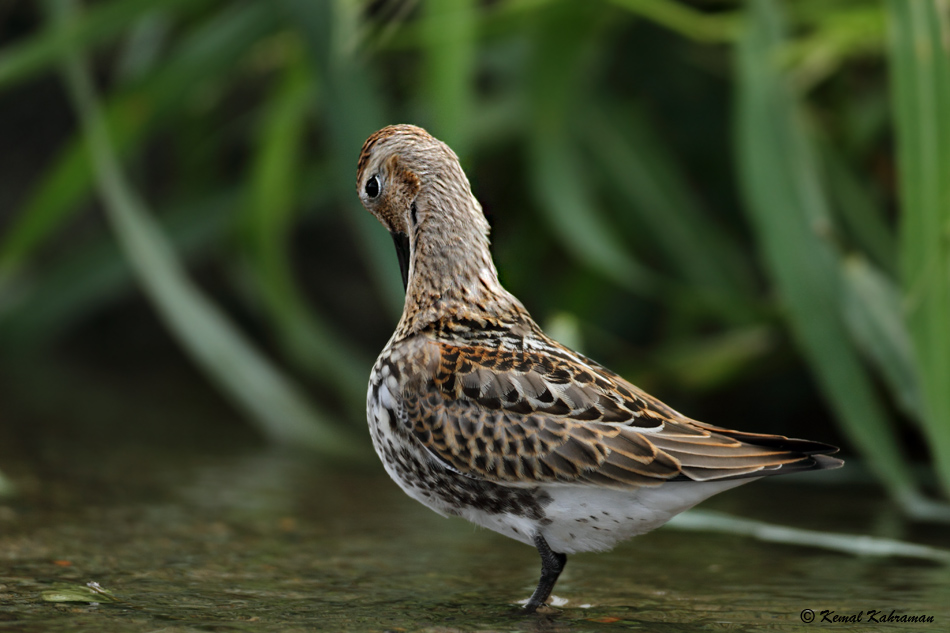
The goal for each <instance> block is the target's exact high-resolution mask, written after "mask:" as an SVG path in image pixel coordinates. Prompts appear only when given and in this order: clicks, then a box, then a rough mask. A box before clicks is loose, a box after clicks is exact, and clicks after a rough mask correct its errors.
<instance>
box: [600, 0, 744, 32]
mask: <svg viewBox="0 0 950 633" xmlns="http://www.w3.org/2000/svg"><path fill="white" fill-rule="evenodd" d="M611 2H612V3H613V4H615V5H617V6H619V7H623V8H624V9H627V10H628V11H632V12H633V13H636V14H638V15H642V16H643V17H645V18H647V19H649V20H651V21H653V22H656V23H657V24H659V25H661V26H664V27H666V28H668V29H670V30H671V31H675V32H676V33H679V34H680V35H682V36H683V37H688V38H689V39H692V40H696V41H698V42H727V41H732V40H734V39H735V38H736V36H737V34H738V32H739V20H738V16H737V15H735V14H731V13H714V14H711V15H710V14H706V13H702V12H701V11H698V10H696V9H693V8H690V7H688V6H686V5H684V4H683V3H681V2H676V1H675V0H611Z"/></svg>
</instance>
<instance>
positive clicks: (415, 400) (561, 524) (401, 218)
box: [357, 125, 842, 611]
mask: <svg viewBox="0 0 950 633" xmlns="http://www.w3.org/2000/svg"><path fill="white" fill-rule="evenodd" d="M357 191H358V192H359V195H360V200H361V201H362V203H363V205H364V206H365V207H366V208H367V209H368V210H369V211H370V212H372V213H373V214H374V215H375V216H376V217H377V218H378V219H379V220H380V222H381V223H382V224H383V225H384V226H385V227H386V228H387V229H388V230H389V231H390V233H391V234H392V235H393V238H394V241H395V243H396V246H397V252H398V253H399V254H400V265H401V267H402V271H403V280H404V282H405V283H406V302H405V307H404V311H403V315H402V318H401V319H400V321H399V324H398V325H397V327H396V331H395V333H394V334H393V336H392V338H391V339H390V341H389V343H388V344H387V345H386V347H385V349H384V350H383V351H382V353H381V354H380V356H379V359H378V360H377V362H376V365H375V366H374V367H373V371H372V375H371V377H370V383H369V393H368V397H367V417H368V421H369V427H370V432H371V435H372V438H373V444H374V446H375V448H376V451H377V452H378V453H379V456H380V458H381V459H382V461H383V464H384V466H385V468H386V470H387V472H388V473H389V475H390V476H391V477H392V478H393V479H394V480H395V481H396V482H397V483H398V484H399V485H400V486H401V487H402V488H403V490H404V491H405V492H406V493H408V494H409V496H411V497H413V498H414V499H416V500H418V501H420V502H422V503H423V504H425V505H426V506H428V507H430V508H432V509H433V510H435V511H436V512H439V513H440V514H443V515H453V516H461V517H464V518H466V519H468V520H470V521H472V522H474V523H476V524H478V525H482V526H485V527H488V528H490V529H492V530H495V531H497V532H500V533H502V534H505V535H506V536H509V537H511V538H514V539H517V540H519V541H522V542H524V543H528V544H533V545H535V546H536V547H537V548H538V550H539V552H540V553H541V557H542V579H541V583H540V584H539V586H538V590H537V591H536V592H535V594H534V595H533V596H532V597H531V600H530V601H529V602H528V605H527V606H526V609H528V610H530V611H533V610H534V609H536V608H537V606H538V605H539V604H541V603H543V602H544V601H545V600H546V599H547V598H548V595H549V594H550V590H551V588H552V587H553V585H554V582H555V581H556V579H557V576H558V574H559V573H560V571H561V569H562V568H563V566H564V563H565V561H566V557H565V556H564V554H565V553H572V552H581V551H590V550H603V549H608V548H610V547H612V546H614V545H615V544H616V543H617V542H619V541H620V540H623V539H626V538H629V537H631V536H635V535H637V534H642V533H644V532H647V531H649V530H652V529H654V528H656V527H659V526H660V525H662V524H663V523H665V522H666V521H668V520H669V519H670V518H672V517H673V516H675V515H676V514H678V513H679V512H682V511H683V510H686V509H688V508H690V507H692V506H693V505H695V504H696V503H699V502H700V501H702V500H703V499H706V498H708V497H710V496H712V495H714V494H716V493H718V492H721V491H723V490H726V489H729V488H732V487H735V486H737V485H740V484H742V483H745V482H748V481H750V480H752V479H754V478H758V477H763V476H767V475H774V474H782V473H788V472H795V471H801V470H817V469H826V468H836V467H838V466H840V465H841V464H842V462H841V460H839V459H836V458H833V457H828V456H827V454H829V453H833V452H835V451H836V450H837V449H836V448H834V447H832V446H828V445H826V444H821V443H818V442H810V441H806V440H797V439H788V438H785V437H782V436H777V435H759V434H753V433H742V432H739V431H731V430H728V429H723V428H719V427H715V426H712V425H708V424H703V423H701V422H697V421H695V420H691V419H689V418H687V417H685V416H683V415H681V414H680V413H678V412H676V411H674V410H673V409H671V408H670V407H668V406H666V405H665V404H663V403H662V402H660V401H659V400H657V399H656V398H653V397H652V396H650V395H648V394H647V393H645V392H643V391H641V390H640V389H638V388H637V387H635V386H633V385H632V384H630V383H629V382H627V381H626V380H624V379H623V378H621V377H620V376H618V375H617V374H615V373H613V372H611V371H609V370H607V369H605V368H604V367H601V366H600V365H598V364H597V363H595V362H594V361H592V360H590V359H588V358H585V357H584V356H582V355H580V354H578V353H576V352H574V351H572V350H570V349H568V348H566V347H564V346H563V345H561V344H559V343H557V342H556V341H554V340H552V339H550V338H549V337H547V336H546V335H545V334H544V332H542V331H541V329H540V328H539V327H538V325H537V324H536V323H535V322H534V321H533V320H532V319H531V317H530V316H529V315H528V313H527V311H526V310H525V309H524V307H523V306H522V305H521V303H520V302H519V301H518V300H517V299H516V298H515V297H513V296H512V295H511V294H510V293H508V292H507V291H506V290H505V289H504V288H503V287H502V286H501V284H500V283H499V282H498V275H497V272H496V271H495V267H494V264H493V263H492V260H491V255H490V253H489V250H488V223H487V222H486V220H485V217H484V215H483V213H482V210H481V207H480V206H479V204H478V202H477V200H476V199H475V198H474V196H473V195H472V192H471V189H470V186H469V183H468V179H467V178H466V177H465V174H464V172H463V171H462V169H461V167H460V165H459V162H458V158H457V157H456V156H455V154H454V153H453V152H452V150H451V149H449V148H448V147H447V146H446V145H445V144H444V143H441V142H440V141H438V140H437V139H435V138H433V137H432V136H430V135H429V134H428V133H426V132H425V131H424V130H422V129H421V128H417V127H414V126H409V125H398V126H390V127H387V128H384V129H382V130H380V131H379V132H376V133H375V134H373V135H372V136H370V138H369V139H367V141H366V143H365V144H364V146H363V150H362V152H361V154H360V159H359V165H358V174H357Z"/></svg>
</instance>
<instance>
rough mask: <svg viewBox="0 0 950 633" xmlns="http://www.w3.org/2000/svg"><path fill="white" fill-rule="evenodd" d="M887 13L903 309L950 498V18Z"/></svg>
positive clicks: (892, 6) (899, 1)
mask: <svg viewBox="0 0 950 633" xmlns="http://www.w3.org/2000/svg"><path fill="white" fill-rule="evenodd" d="M887 11H888V17H889V20H890V35H891V38H890V39H891V41H890V53H889V61H890V65H891V69H892V72H893V76H894V81H893V82H892V84H891V94H892V99H893V102H894V108H895V111H896V113H897V121H896V127H897V154H898V168H899V174H900V178H899V181H900V202H901V212H902V213H901V223H900V265H901V277H902V285H903V289H904V310H905V317H906V320H907V327H908V329H909V330H910V336H911V340H912V341H913V343H914V352H915V354H916V360H917V370H918V375H919V376H920V379H921V392H922V394H923V405H924V406H923V409H924V421H925V429H926V431H927V435H928V437H929V440H930V447H931V450H932V451H933V455H934V461H935V463H936V470H937V474H938V478H939V481H940V482H941V484H942V486H943V490H944V492H945V493H947V494H950V177H948V176H950V15H948V7H947V3H946V2H942V1H940V0H913V1H911V0H888V2H887Z"/></svg>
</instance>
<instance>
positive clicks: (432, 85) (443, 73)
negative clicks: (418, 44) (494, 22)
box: [423, 0, 478, 158]
mask: <svg viewBox="0 0 950 633" xmlns="http://www.w3.org/2000/svg"><path fill="white" fill-rule="evenodd" d="M425 9H426V11H425V18H424V19H425V24H426V26H427V29H426V34H427V37H426V38H425V42H426V51H425V75H424V84H423V88H424V94H425V95H426V104H427V105H428V106H429V107H430V108H431V115H432V122H433V126H432V130H430V131H431V132H432V133H433V134H435V135H436V136H438V137H439V138H440V139H442V140H443V141H445V142H446V143H448V145H449V147H451V148H452V149H454V150H455V152H456V153H457V154H458V155H459V156H462V157H463V158H464V156H465V155H466V152H467V149H468V142H469V138H470V136H469V135H470V133H471V128H470V125H469V121H470V120H471V117H472V113H473V110H474V107H473V106H474V100H475V95H474V91H473V86H474V85H475V81H474V79H475V37H476V35H477V29H478V8H477V6H476V2H475V1H474V0H426V3H425Z"/></svg>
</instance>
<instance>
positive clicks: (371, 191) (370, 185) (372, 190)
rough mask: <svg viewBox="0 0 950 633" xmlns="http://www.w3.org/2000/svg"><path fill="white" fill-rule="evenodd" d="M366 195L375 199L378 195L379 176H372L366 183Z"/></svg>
mask: <svg viewBox="0 0 950 633" xmlns="http://www.w3.org/2000/svg"><path fill="white" fill-rule="evenodd" d="M366 195H367V196H369V197H370V198H375V197H376V196H378V195H379V176H373V177H372V178H370V179H369V180H367V181H366Z"/></svg>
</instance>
